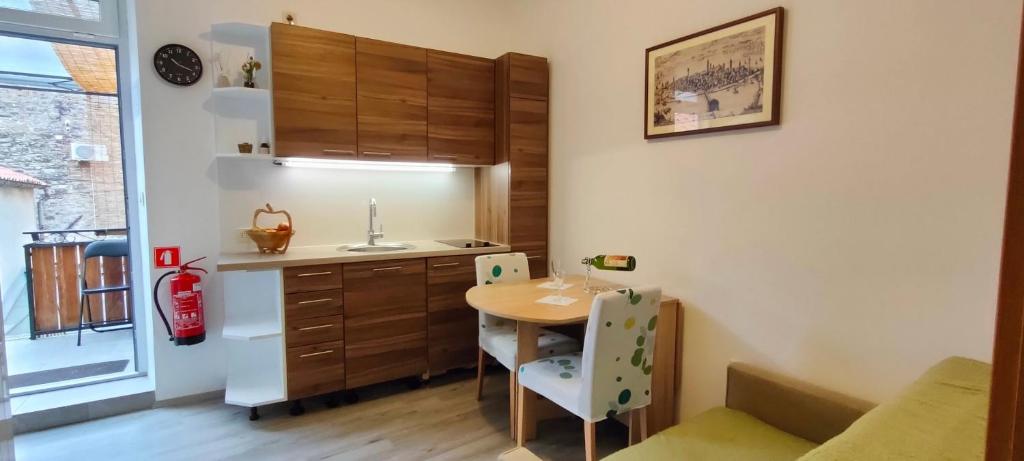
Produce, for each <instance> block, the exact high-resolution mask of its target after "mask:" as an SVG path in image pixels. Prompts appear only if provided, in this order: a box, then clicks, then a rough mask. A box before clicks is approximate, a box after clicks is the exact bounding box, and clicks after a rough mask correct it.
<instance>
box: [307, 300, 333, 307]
mask: <svg viewBox="0 0 1024 461" xmlns="http://www.w3.org/2000/svg"><path fill="white" fill-rule="evenodd" d="M327 301H334V298H320V299H311V300H309V301H299V305H300V306H301V305H303V304H316V303H325V302H327Z"/></svg>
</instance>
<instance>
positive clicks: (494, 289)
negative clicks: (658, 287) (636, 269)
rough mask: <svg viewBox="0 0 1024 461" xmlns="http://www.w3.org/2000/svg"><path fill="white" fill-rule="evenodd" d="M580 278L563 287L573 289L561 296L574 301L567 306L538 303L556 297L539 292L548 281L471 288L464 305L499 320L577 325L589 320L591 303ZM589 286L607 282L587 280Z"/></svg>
mask: <svg viewBox="0 0 1024 461" xmlns="http://www.w3.org/2000/svg"><path fill="white" fill-rule="evenodd" d="M584 278H585V277H584V276H582V275H570V276H568V277H566V280H565V283H566V284H571V285H572V286H570V287H568V288H566V289H565V290H564V291H563V292H562V296H566V297H569V298H576V302H574V303H572V304H570V305H568V306H556V305H553V304H542V303H538V302H537V300H538V299H541V298H543V297H545V296H557V295H558V290H555V289H550V288H540V287H538V285H540V284H542V283H545V282H548V281H549V279H535V280H530V281H529V282H521V283H498V284H494V285H482V286H475V287H473V288H470V289H469V291H467V292H466V302H467V303H469V305H470V306H473V307H474V308H476V309H477V310H479V311H483V312H486V313H488V314H491V315H496V316H498V317H502V318H506V319H511V320H518V321H523V322H531V323H537V324H541V325H558V324H566V323H579V322H582V321H584V320H586V319H587V317H589V316H590V304H591V303H592V302H593V301H594V294H593V293H585V292H584V291H583V280H584ZM590 283H591V284H592V285H600V286H609V285H610V284H609V283H608V282H604V281H601V280H595V279H594V278H591V279H590Z"/></svg>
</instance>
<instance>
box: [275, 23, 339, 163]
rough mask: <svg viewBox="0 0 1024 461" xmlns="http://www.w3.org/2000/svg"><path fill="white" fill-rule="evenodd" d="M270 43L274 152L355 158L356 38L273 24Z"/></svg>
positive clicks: (284, 155) (286, 155)
mask: <svg viewBox="0 0 1024 461" xmlns="http://www.w3.org/2000/svg"><path fill="white" fill-rule="evenodd" d="M270 41H271V56H272V59H273V66H272V71H273V82H274V89H273V99H274V140H275V143H276V144H277V146H276V148H275V152H276V155H277V156H279V157H288V156H303V157H324V158H327V157H331V158H348V159H353V158H355V154H356V59H355V37H352V36H351V35H345V34H339V33H335V32H327V31H322V30H316V29H310V28H306V27H299V26H292V25H287V24H279V23H274V24H272V25H271V26H270Z"/></svg>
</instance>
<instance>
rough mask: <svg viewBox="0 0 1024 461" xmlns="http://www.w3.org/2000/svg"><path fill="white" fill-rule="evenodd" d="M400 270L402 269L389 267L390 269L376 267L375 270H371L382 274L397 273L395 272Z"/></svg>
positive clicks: (400, 267)
mask: <svg viewBox="0 0 1024 461" xmlns="http://www.w3.org/2000/svg"><path fill="white" fill-rule="evenodd" d="M401 269H402V266H391V267H377V268H375V269H373V271H374V272H384V271H397V270H401Z"/></svg>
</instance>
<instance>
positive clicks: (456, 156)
mask: <svg viewBox="0 0 1024 461" xmlns="http://www.w3.org/2000/svg"><path fill="white" fill-rule="evenodd" d="M434 158H447V159H456V158H459V156H458V155H448V154H434Z"/></svg>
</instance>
